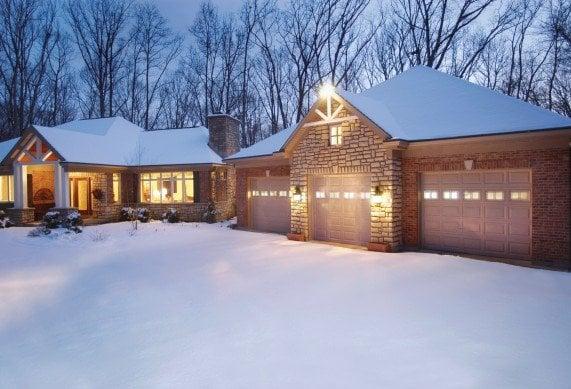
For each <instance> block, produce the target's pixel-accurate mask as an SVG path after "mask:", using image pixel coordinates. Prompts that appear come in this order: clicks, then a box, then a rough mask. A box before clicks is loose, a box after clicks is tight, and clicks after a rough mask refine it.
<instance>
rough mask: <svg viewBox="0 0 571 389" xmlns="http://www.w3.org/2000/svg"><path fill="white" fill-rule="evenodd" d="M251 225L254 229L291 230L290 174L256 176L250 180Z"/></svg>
mask: <svg viewBox="0 0 571 389" xmlns="http://www.w3.org/2000/svg"><path fill="white" fill-rule="evenodd" d="M250 209H251V225H252V228H253V229H254V230H257V231H265V232H277V233H287V232H289V231H290V198H289V176H287V177H256V178H252V179H251V181H250Z"/></svg>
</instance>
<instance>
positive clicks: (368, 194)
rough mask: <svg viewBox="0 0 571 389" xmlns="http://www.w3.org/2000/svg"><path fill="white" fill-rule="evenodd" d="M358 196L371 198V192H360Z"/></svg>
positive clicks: (363, 198)
mask: <svg viewBox="0 0 571 389" xmlns="http://www.w3.org/2000/svg"><path fill="white" fill-rule="evenodd" d="M360 197H361V199H362V200H368V199H370V198H371V193H369V192H361V195H360Z"/></svg>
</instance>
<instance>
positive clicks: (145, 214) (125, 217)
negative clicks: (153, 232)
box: [120, 207, 151, 223]
mask: <svg viewBox="0 0 571 389" xmlns="http://www.w3.org/2000/svg"><path fill="white" fill-rule="evenodd" d="M120 219H121V221H124V222H126V221H129V222H132V221H135V220H138V221H140V222H141V223H148V222H149V221H150V220H151V212H150V211H149V210H148V209H147V208H131V207H123V208H121V214H120Z"/></svg>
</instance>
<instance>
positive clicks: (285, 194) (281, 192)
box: [280, 190, 288, 197]
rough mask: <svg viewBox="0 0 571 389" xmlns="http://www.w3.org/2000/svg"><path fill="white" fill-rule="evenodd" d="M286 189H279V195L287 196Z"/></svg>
mask: <svg viewBox="0 0 571 389" xmlns="http://www.w3.org/2000/svg"><path fill="white" fill-rule="evenodd" d="M287 195H288V191H287V190H280V197H287Z"/></svg>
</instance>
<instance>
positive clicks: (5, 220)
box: [0, 210, 14, 228]
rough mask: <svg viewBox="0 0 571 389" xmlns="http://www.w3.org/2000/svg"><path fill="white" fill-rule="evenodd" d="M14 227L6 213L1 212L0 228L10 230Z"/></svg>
mask: <svg viewBox="0 0 571 389" xmlns="http://www.w3.org/2000/svg"><path fill="white" fill-rule="evenodd" d="M13 225H14V223H12V221H11V220H10V218H9V217H8V216H6V213H5V212H4V211H2V210H0V228H8V227H12V226H13Z"/></svg>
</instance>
